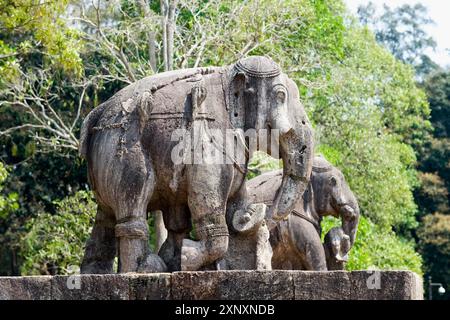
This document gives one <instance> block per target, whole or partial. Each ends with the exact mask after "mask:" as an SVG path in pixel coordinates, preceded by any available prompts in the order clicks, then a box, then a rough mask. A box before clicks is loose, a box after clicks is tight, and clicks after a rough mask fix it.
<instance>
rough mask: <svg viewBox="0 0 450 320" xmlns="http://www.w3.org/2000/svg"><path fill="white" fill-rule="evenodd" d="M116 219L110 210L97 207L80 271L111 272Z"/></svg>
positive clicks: (114, 248)
mask: <svg viewBox="0 0 450 320" xmlns="http://www.w3.org/2000/svg"><path fill="white" fill-rule="evenodd" d="M115 224H116V219H115V217H114V214H113V213H112V211H110V210H105V209H102V208H100V206H99V207H98V208H97V216H96V218H95V222H94V227H93V228H92V233H91V236H90V238H89V240H88V241H87V243H86V249H85V252H84V257H83V261H82V263H81V273H84V274H87V273H91V274H98V273H100V274H104V273H113V272H114V270H113V265H114V258H115V257H116V238H115V233H114V227H115Z"/></svg>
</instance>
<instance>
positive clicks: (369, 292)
mask: <svg viewBox="0 0 450 320" xmlns="http://www.w3.org/2000/svg"><path fill="white" fill-rule="evenodd" d="M377 274H378V275H379V282H378V283H377V280H376V278H375V277H376V275H375V273H374V271H353V272H351V273H350V281H351V287H352V292H351V295H350V297H349V299H353V300H422V299H423V285H422V279H421V278H420V277H419V276H418V275H416V274H415V273H413V272H405V271H377ZM369 277H371V278H370V279H369ZM369 285H370V286H372V287H373V289H368V288H367V287H368V286H369Z"/></svg>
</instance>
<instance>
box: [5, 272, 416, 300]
mask: <svg viewBox="0 0 450 320" xmlns="http://www.w3.org/2000/svg"><path fill="white" fill-rule="evenodd" d="M68 284H69V285H68ZM0 299H1V300H61V299H67V300H70V299H72V300H73V299H81V300H94V299H100V300H113V299H117V300H134V299H135V300H179V299H187V300H194V299H195V300H204V299H209V300H216V299H225V300H226V299H235V300H242V299H249V300H255V299H257V300H269V299H270V300H272V299H279V300H324V299H329V300H421V299H423V285H422V279H421V278H420V277H419V276H418V275H417V274H415V273H413V272H410V271H375V272H374V271H352V272H346V271H287V270H286V271H284V270H273V271H254V270H253V271H237V270H236V271H196V272H174V273H171V274H170V273H154V274H134V273H130V274H111V275H81V276H54V277H52V276H33V277H0Z"/></svg>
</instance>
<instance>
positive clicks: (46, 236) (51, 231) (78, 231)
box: [21, 191, 96, 275]
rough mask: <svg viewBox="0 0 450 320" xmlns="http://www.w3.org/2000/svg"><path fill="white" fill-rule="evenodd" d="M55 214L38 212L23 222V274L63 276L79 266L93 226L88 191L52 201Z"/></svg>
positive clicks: (92, 207)
mask: <svg viewBox="0 0 450 320" xmlns="http://www.w3.org/2000/svg"><path fill="white" fill-rule="evenodd" d="M55 205H56V207H57V213H56V214H53V215H52V214H49V213H46V212H41V213H39V214H38V215H37V217H35V218H32V219H30V220H29V222H28V223H27V228H28V229H29V231H28V233H27V234H26V235H25V236H24V237H23V238H22V239H21V247H22V251H21V254H22V256H23V264H22V267H21V273H22V274H23V275H39V274H66V273H67V272H68V267H69V266H78V267H79V266H80V265H81V259H82V257H83V254H84V245H85V243H86V241H87V239H88V237H89V235H90V232H91V228H92V225H93V223H94V218H95V213H96V204H95V202H94V200H93V196H92V194H91V193H90V192H86V191H79V192H77V193H76V194H75V195H74V196H72V197H68V198H65V199H64V200H61V201H55Z"/></svg>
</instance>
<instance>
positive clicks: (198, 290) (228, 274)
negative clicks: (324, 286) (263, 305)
mask: <svg viewBox="0 0 450 320" xmlns="http://www.w3.org/2000/svg"><path fill="white" fill-rule="evenodd" d="M293 273H295V271H281V270H280V271H237V270H236V271H219V272H217V271H202V272H175V273H173V274H172V298H173V299H175V300H178V299H186V300H206V299H207V300H221V299H234V300H277V299H285V300H291V299H293V298H294V290H293V289H294V287H293Z"/></svg>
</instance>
